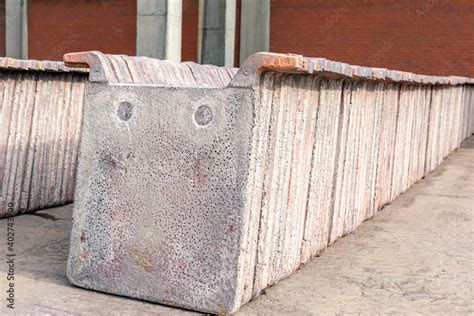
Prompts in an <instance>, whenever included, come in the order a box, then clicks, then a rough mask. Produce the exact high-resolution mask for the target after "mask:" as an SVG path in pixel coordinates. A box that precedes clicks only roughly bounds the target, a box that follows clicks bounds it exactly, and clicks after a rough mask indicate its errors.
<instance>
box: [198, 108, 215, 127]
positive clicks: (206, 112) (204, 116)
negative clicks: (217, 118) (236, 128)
mask: <svg viewBox="0 0 474 316" xmlns="http://www.w3.org/2000/svg"><path fill="white" fill-rule="evenodd" d="M212 117H213V115H212V110H211V108H210V107H208V106H207V105H201V106H200V107H198V108H197V109H196V111H195V112H194V120H195V121H196V123H197V124H198V125H201V126H203V125H207V124H209V122H210V121H212Z"/></svg>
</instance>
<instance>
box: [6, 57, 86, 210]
mask: <svg viewBox="0 0 474 316" xmlns="http://www.w3.org/2000/svg"><path fill="white" fill-rule="evenodd" d="M86 74H87V70H84V69H72V68H69V67H65V66H64V63H62V62H49V61H46V62H40V61H31V60H28V61H21V60H15V59H11V58H1V59H0V76H1V78H0V98H1V100H2V101H1V104H0V217H3V216H5V214H6V212H7V211H8V213H9V215H10V216H11V215H16V214H19V213H24V212H28V211H34V210H37V209H41V208H46V207H51V206H55V205H62V204H65V203H70V202H71V201H72V198H73V189H74V175H75V167H76V157H77V144H78V140H79V133H80V126H81V125H80V124H81V116H82V105H83V95H84V88H85V82H86V80H87V76H86Z"/></svg>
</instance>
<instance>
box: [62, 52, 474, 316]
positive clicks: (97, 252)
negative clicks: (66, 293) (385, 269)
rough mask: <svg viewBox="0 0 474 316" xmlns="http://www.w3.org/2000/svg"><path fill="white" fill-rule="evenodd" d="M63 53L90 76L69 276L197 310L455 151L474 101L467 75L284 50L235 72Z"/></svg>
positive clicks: (234, 299) (329, 239)
mask: <svg viewBox="0 0 474 316" xmlns="http://www.w3.org/2000/svg"><path fill="white" fill-rule="evenodd" d="M66 61H67V62H68V63H70V64H72V65H80V64H84V63H85V64H88V65H89V66H90V67H91V69H99V72H98V73H100V74H101V75H100V76H96V75H92V74H91V77H90V80H91V82H90V84H89V85H88V89H87V93H86V104H85V110H84V128H83V134H82V139H81V147H80V156H79V166H78V182H77V190H76V194H75V201H76V202H75V205H74V225H73V231H72V236H71V250H70V256H69V261H68V276H69V279H70V280H71V282H72V283H73V284H76V285H78V286H82V287H85V288H90V289H95V290H100V291H104V292H109V293H114V294H119V295H125V296H130V297H134V298H140V299H145V300H149V301H153V302H158V303H163V304H169V305H174V306H180V307H184V308H188V309H194V310H199V311H203V312H210V313H231V312H234V311H236V310H237V309H238V308H239V307H240V306H241V305H242V304H245V303H246V302H248V301H249V300H250V299H251V298H253V297H256V296H258V295H259V294H260V293H261V291H262V290H263V289H265V288H266V287H268V286H271V285H272V284H275V283H276V282H278V281H279V280H281V279H282V278H285V277H287V276H288V275H290V274H291V273H292V272H293V271H295V270H296V269H297V268H298V267H299V266H300V265H301V264H302V263H305V262H308V261H309V260H311V259H312V258H313V257H315V256H317V255H318V254H319V253H321V251H323V250H324V249H325V248H326V247H327V246H328V245H330V244H331V243H333V242H334V241H335V240H337V239H338V238H340V237H341V236H343V235H345V234H348V233H350V232H351V231H353V230H354V229H356V228H357V227H358V226H359V225H360V224H361V223H362V222H363V221H364V220H366V219H369V218H371V217H372V216H374V215H375V214H376V213H377V211H378V210H379V209H380V208H381V207H382V206H383V205H385V204H387V203H390V202H391V201H392V200H393V199H394V198H395V197H396V196H397V195H399V194H400V193H401V192H403V191H405V190H406V189H407V188H408V187H409V186H410V185H412V184H413V183H415V182H416V181H418V180H420V179H421V178H422V177H423V176H424V175H425V174H427V173H428V172H430V171H431V170H433V168H435V167H436V166H437V165H438V164H439V163H440V162H441V160H442V159H443V158H444V157H445V156H446V155H447V154H448V153H449V152H450V151H452V150H453V149H455V148H456V147H457V146H459V144H460V142H461V141H462V140H463V139H464V138H466V137H467V136H468V134H469V133H470V132H469V131H470V126H471V125H470V124H471V122H470V116H471V113H472V112H471V111H473V110H474V105H473V103H472V94H473V90H474V89H473V87H472V86H470V85H468V84H467V83H468V82H469V80H467V79H465V78H464V79H460V80H457V81H456V83H457V84H450V85H447V84H438V85H434V84H425V82H426V78H424V76H403V74H401V73H398V72H393V71H388V70H385V69H370V68H364V67H353V66H350V65H347V64H339V63H336V62H330V61H325V60H321V59H311V58H305V57H301V56H297V55H280V54H266V53H261V54H256V55H253V56H251V57H250V58H249V59H248V60H247V61H246V62H245V63H244V64H243V66H242V68H241V69H240V70H239V71H238V72H237V73H236V70H234V69H226V68H218V67H213V66H202V65H196V64H176V63H170V62H163V61H154V60H150V59H142V58H139V57H137V58H133V57H121V56H105V55H102V54H100V53H97V52H89V53H83V54H79V55H78V54H72V55H69V56H66ZM351 67H352V70H353V71H350V70H351ZM127 69H128V70H127ZM361 69H362V70H363V71H362V72H361ZM398 77H400V78H401V77H403V78H404V79H403V81H397V80H400V79H394V78H398ZM150 78H155V79H154V80H155V81H154V82H152V83H154V84H146V83H150V82H149V81H148V80H150ZM430 82H431V81H430ZM144 83H145V84H144Z"/></svg>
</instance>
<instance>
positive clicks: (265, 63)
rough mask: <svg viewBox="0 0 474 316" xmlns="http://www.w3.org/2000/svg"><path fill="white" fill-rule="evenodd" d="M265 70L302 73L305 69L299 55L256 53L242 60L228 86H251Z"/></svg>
mask: <svg viewBox="0 0 474 316" xmlns="http://www.w3.org/2000/svg"><path fill="white" fill-rule="evenodd" d="M266 71H275V72H288V73H302V72H306V69H305V66H304V63H303V59H302V56H300V55H290V54H274V53H256V54H253V55H251V56H250V57H248V58H247V59H246V60H245V61H244V63H243V64H242V66H241V67H240V69H239V71H238V72H237V74H236V75H235V77H234V78H233V79H232V81H231V83H230V86H234V87H251V86H253V85H255V84H258V80H259V77H260V75H261V74H262V73H263V72H266Z"/></svg>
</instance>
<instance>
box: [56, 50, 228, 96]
mask: <svg viewBox="0 0 474 316" xmlns="http://www.w3.org/2000/svg"><path fill="white" fill-rule="evenodd" d="M64 61H65V62H66V64H67V65H70V66H72V67H90V68H91V71H90V77H89V81H90V82H109V83H134V84H155V85H167V86H175V87H181V86H193V87H194V86H200V87H207V86H208V87H223V86H226V85H228V84H229V82H230V80H231V79H232V77H234V75H235V74H236V72H237V69H236V68H224V67H217V66H213V65H199V64H196V63H193V62H185V63H176V62H172V61H168V60H158V59H153V58H148V57H131V56H125V55H106V54H102V53H100V52H86V53H70V54H66V55H64Z"/></svg>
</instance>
